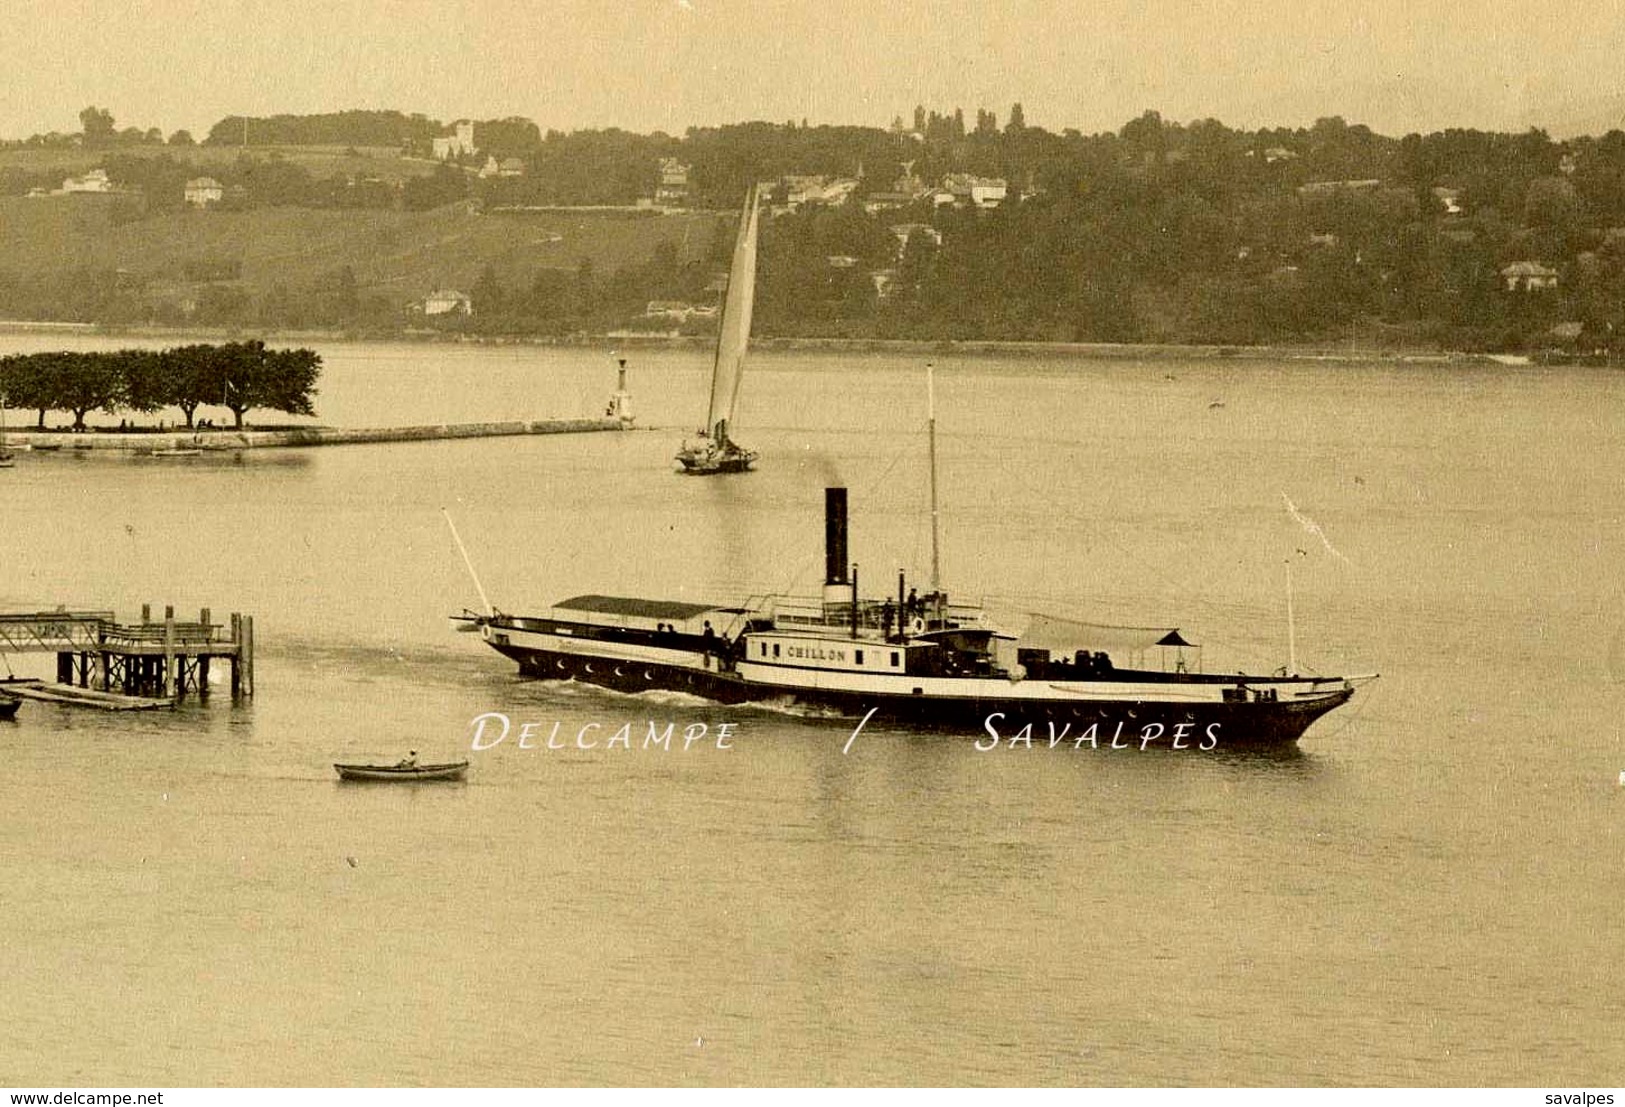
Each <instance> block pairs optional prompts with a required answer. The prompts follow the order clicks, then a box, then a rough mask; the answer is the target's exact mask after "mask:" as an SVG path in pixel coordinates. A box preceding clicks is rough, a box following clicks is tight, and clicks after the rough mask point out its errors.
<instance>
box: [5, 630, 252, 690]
mask: <svg viewBox="0 0 1625 1107" xmlns="http://www.w3.org/2000/svg"><path fill="white" fill-rule="evenodd" d="M0 653H55V654H56V679H57V685H56V688H55V689H53V688H52V686H50V685H45V684H39V685H37V686H36V688H37V694H34V695H32V696H31V697H30V698H34V699H55V700H57V701H59V702H62V701H65V700H68V699H72V700H75V701H77V702H84V701H87V700H100V702H98V703H97V704H96V706H106V705H107V704H108V703H109V702H112V701H108V700H106V699H105V698H102V697H98V696H70V695H69V694H68V693H67V692H66V689H68V688H75V689H79V690H82V691H93V692H99V693H104V694H116V695H115V698H118V697H122V698H125V699H140V700H157V701H170V700H178V699H180V698H181V697H183V696H185V695H186V694H187V693H188V692H191V693H195V694H197V695H199V696H207V695H208V694H209V672H210V665H211V663H214V662H219V661H225V662H227V663H229V664H230V666H231V694H232V698H234V699H235V698H238V697H243V696H252V695H253V694H254V617H253V616H252V615H239V614H237V613H236V612H233V613H232V615H231V617H230V619H229V621H228V622H227V623H224V624H220V623H215V622H213V621H211V619H210V617H209V609H208V608H204V609H203V610H202V611H201V612H199V613H198V618H197V621H196V622H186V621H177V620H176V618H175V609H174V608H173V607H166V608H165V609H164V617H163V619H162V620H158V621H154V620H153V618H152V608H151V605H143V606H142V608H141V621H140V622H139V623H121V622H119V621H118V620H117V619H116V618H115V617H114V615H113V613H112V612H111V611H69V610H67V609H66V608H63V609H59V610H56V611H37V612H13V613H0ZM52 691H56V694H55V695H48V694H38V693H50V692H52ZM14 692H15V693H16V694H19V695H29V693H28V692H27V691H26V690H25V689H23V688H20V687H19V688H16V689H14ZM137 706H147V705H145V704H140V705H137Z"/></svg>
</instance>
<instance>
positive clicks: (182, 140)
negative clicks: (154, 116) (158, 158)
mask: <svg viewBox="0 0 1625 1107" xmlns="http://www.w3.org/2000/svg"><path fill="white" fill-rule="evenodd" d="M169 144H170V145H171V146H196V145H197V142H196V140H194V139H193V138H192V132H191V131H186V130H180V131H176V132H175V133H174V134H172V135H170V136H169Z"/></svg>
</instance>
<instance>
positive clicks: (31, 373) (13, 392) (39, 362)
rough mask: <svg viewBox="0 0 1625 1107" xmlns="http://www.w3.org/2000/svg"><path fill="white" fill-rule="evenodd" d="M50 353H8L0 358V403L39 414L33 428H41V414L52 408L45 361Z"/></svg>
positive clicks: (49, 375) (51, 355) (50, 355)
mask: <svg viewBox="0 0 1625 1107" xmlns="http://www.w3.org/2000/svg"><path fill="white" fill-rule="evenodd" d="M54 356H55V355H53V354H10V355H7V356H5V357H0V403H3V404H4V405H5V406H7V407H15V408H21V409H23V410H26V411H37V412H39V421H38V423H37V425H38V426H39V428H40V429H41V430H44V429H45V413H46V412H47V411H53V410H55V409H56V406H57V405H56V401H55V399H54V398H53V396H52V394H51V388H52V379H51V378H52V374H51V372H50V367H49V362H48V359H49V358H52V357H54Z"/></svg>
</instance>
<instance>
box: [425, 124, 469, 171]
mask: <svg viewBox="0 0 1625 1107" xmlns="http://www.w3.org/2000/svg"><path fill="white" fill-rule="evenodd" d="M432 148H433V151H434V157H435V160H436V161H455V160H456V159H458V158H461V157H472V156H473V155H474V154H476V153H478V152H479V148H478V147H477V146H475V145H474V124H473V122H472V121H471V120H468V119H459V120H458V121H457V122H456V123H454V124H452V133H451V134H449V135H442V136H441V137H439V138H437V139H435V140H434V141H433V143H432Z"/></svg>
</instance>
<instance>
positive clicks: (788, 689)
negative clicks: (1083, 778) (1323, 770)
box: [456, 488, 1375, 750]
mask: <svg viewBox="0 0 1625 1107" xmlns="http://www.w3.org/2000/svg"><path fill="white" fill-rule="evenodd" d="M456 618H457V619H459V620H460V621H461V622H462V623H464V624H465V625H464V626H463V627H461V628H460V629H465V630H471V631H478V632H479V633H480V635H481V636H482V637H483V638H484V640H485V641H486V642H487V643H488V644H489V645H490V646H491V647H492V648H493V649H495V650H497V651H498V652H500V653H502V654H504V655H506V656H508V657H510V658H512V659H514V660H515V661H516V662H518V664H519V670H520V672H521V674H523V675H525V676H528V677H534V678H537V679H541V680H577V681H581V682H583V683H587V684H594V685H600V686H602V687H605V688H612V689H616V690H618V691H622V692H640V691H645V690H649V689H664V690H678V691H682V692H688V693H692V694H694V695H697V696H702V697H705V698H707V699H711V700H715V701H717V702H718V703H724V704H745V703H789V704H796V705H808V706H812V707H816V708H823V709H833V710H835V711H837V712H839V713H841V714H844V715H849V716H852V717H857V718H867V717H869V716H871V715H878V716H880V717H884V718H887V719H890V720H894V721H899V722H903V723H906V724H917V725H922V726H930V727H951V728H955V729H959V730H963V731H968V732H974V733H975V734H977V735H978V736H979V741H980V742H981V743H986V742H988V741H989V736H990V735H991V736H992V738H993V739H995V740H1001V741H1002V740H1016V741H1021V740H1022V738H1021V736H1022V735H1023V734H1025V735H1026V740H1027V741H1029V742H1032V743H1034V744H1044V743H1046V742H1047V743H1048V744H1050V745H1064V746H1067V747H1069V748H1070V747H1075V746H1081V745H1090V746H1094V747H1096V748H1107V747H1112V748H1119V749H1121V748H1129V747H1133V748H1153V747H1160V748H1175V749H1202V750H1212V749H1217V748H1233V747H1238V746H1260V745H1263V746H1269V745H1286V744H1290V743H1293V742H1295V741H1297V740H1298V738H1299V737H1300V736H1302V734H1303V733H1304V731H1305V730H1307V729H1308V727H1309V725H1310V724H1311V723H1313V722H1314V721H1315V720H1316V719H1318V718H1319V717H1320V716H1322V715H1324V714H1326V713H1327V712H1328V711H1331V710H1333V709H1334V708H1337V707H1339V706H1341V705H1342V704H1344V703H1346V702H1347V701H1348V699H1349V697H1350V696H1352V695H1353V693H1354V690H1355V685H1356V683H1357V682H1359V681H1361V680H1364V679H1370V678H1369V677H1347V678H1345V677H1318V676H1303V675H1298V674H1297V673H1295V672H1290V671H1288V669H1286V668H1283V669H1282V670H1281V671H1279V672H1277V673H1275V674H1273V675H1267V676H1265V675H1255V676H1250V675H1242V674H1207V673H1202V672H1199V671H1196V670H1198V669H1199V668H1200V665H1199V664H1194V663H1193V662H1195V661H1196V660H1199V647H1197V646H1196V645H1194V644H1193V643H1191V642H1189V641H1187V640H1186V639H1185V638H1184V637H1183V636H1181V635H1180V633H1179V631H1178V630H1177V629H1176V628H1172V627H1161V628H1127V627H1103V626H1097V625H1093V624H1088V623H1082V622H1077V621H1075V620H1070V619H1064V618H1058V617H1055V616H1046V615H1037V614H1028V615H1025V616H1023V617H1021V618H1020V619H1019V620H1017V621H1012V622H1001V621H998V620H996V619H995V618H994V617H993V615H991V614H990V613H989V612H988V611H987V610H985V609H983V608H981V607H979V606H972V605H962V604H956V603H951V602H949V599H948V597H947V595H946V594H945V593H943V592H942V591H941V590H940V589H936V588H933V589H932V590H931V591H929V592H927V593H926V594H925V595H923V596H922V595H919V594H917V593H916V592H915V591H914V590H912V589H909V588H907V581H906V579H905V578H904V576H903V575H902V574H899V575H898V579H897V594H896V596H894V597H887V598H885V599H874V598H865V597H863V596H862V594H861V593H860V592H859V590H858V579H857V569H856V567H855V566H853V567H851V568H850V569H849V567H848V563H847V496H846V489H844V488H829V489H826V491H825V584H824V589H823V594H822V596H821V597H819V598H816V599H812V600H810V601H800V602H798V601H795V600H791V599H788V598H784V597H764V598H761V599H758V600H755V601H752V602H748V603H743V604H739V605H733V606H730V605H720V604H706V603H691V602H683V601H672V600H653V599H634V598H627V597H620V596H605V595H585V596H575V597H573V598H570V599H566V600H562V601H560V602H559V603H557V604H555V605H554V606H553V607H551V608H549V609H546V610H544V611H540V612H538V613H536V614H534V615H508V614H505V613H502V612H499V611H496V610H495V609H488V611H487V612H486V614H483V615H481V614H475V613H471V612H470V613H465V614H463V615H461V616H457V617H456ZM1018 624H1019V625H1018ZM1374 675H1375V674H1371V676H1374Z"/></svg>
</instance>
